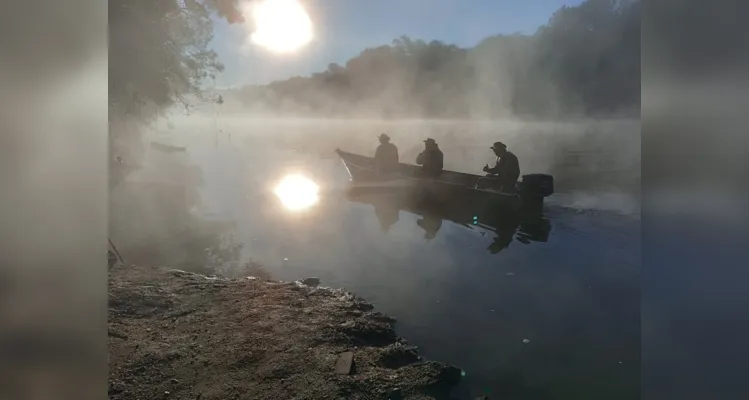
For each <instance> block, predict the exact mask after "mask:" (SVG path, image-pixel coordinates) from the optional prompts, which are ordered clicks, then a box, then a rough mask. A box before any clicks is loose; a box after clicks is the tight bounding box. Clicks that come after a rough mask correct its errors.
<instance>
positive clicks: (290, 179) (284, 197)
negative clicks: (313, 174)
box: [273, 174, 320, 211]
mask: <svg viewBox="0 0 749 400" xmlns="http://www.w3.org/2000/svg"><path fill="white" fill-rule="evenodd" d="M273 192H274V193H275V194H276V196H278V199H279V200H281V204H283V206H284V207H285V208H286V209H288V210H290V211H301V210H306V209H308V208H310V207H312V206H314V205H315V204H317V202H318V201H320V187H319V186H317V184H316V183H315V182H313V181H312V180H310V179H309V178H306V177H304V176H302V175H298V174H294V175H287V176H286V177H284V178H283V179H282V180H281V182H280V183H279V184H278V186H276V188H275V190H273Z"/></svg>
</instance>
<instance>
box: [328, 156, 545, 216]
mask: <svg viewBox="0 0 749 400" xmlns="http://www.w3.org/2000/svg"><path fill="white" fill-rule="evenodd" d="M336 153H337V154H338V156H339V157H340V158H341V161H343V165H344V166H345V167H346V169H347V170H348V173H349V176H350V178H351V181H352V182H353V184H354V186H355V187H356V188H357V190H359V191H363V190H367V188H371V189H372V190H377V191H379V190H382V188H390V189H392V190H397V191H401V193H402V194H404V195H407V196H418V197H420V198H428V199H430V200H436V201H438V202H443V203H454V202H456V201H458V202H460V203H462V204H472V205H479V204H486V205H487V206H492V207H493V206H500V207H502V208H505V209H508V210H518V209H520V208H526V209H528V208H530V209H536V208H541V207H542V206H543V201H544V198H546V197H548V196H551V195H552V194H553V193H554V178H553V177H552V176H551V175H547V174H528V175H523V176H522V179H521V181H519V182H518V183H517V184H516V185H515V188H513V189H512V190H509V191H508V190H506V189H503V190H496V189H493V188H494V187H496V186H497V185H496V179H492V178H491V177H488V176H479V175H472V174H466V173H463V172H455V171H448V170H443V171H442V173H440V175H439V176H437V177H427V176H424V175H423V174H422V172H421V171H422V169H421V167H419V166H416V165H411V164H404V163H400V164H399V165H398V168H397V170H396V171H394V172H392V173H389V174H382V173H379V172H378V171H376V170H375V169H374V168H373V167H372V165H373V161H374V159H373V158H372V157H367V156H362V155H359V154H354V153H349V152H346V151H343V150H340V149H336Z"/></svg>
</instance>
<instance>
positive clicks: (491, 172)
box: [484, 161, 501, 175]
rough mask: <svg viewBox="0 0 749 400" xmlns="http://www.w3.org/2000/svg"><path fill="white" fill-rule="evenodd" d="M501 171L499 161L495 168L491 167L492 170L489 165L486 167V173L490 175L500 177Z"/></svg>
mask: <svg viewBox="0 0 749 400" xmlns="http://www.w3.org/2000/svg"><path fill="white" fill-rule="evenodd" d="M500 170H501V169H500V167H499V161H497V162H496V163H495V164H494V166H493V167H491V168H490V167H489V166H488V165H487V166H486V167H484V172H486V173H487V174H489V175H498V174H499V171H500Z"/></svg>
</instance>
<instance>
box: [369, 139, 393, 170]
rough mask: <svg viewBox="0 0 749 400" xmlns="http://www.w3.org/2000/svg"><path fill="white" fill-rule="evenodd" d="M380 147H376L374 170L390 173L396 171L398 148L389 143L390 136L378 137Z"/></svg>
mask: <svg viewBox="0 0 749 400" xmlns="http://www.w3.org/2000/svg"><path fill="white" fill-rule="evenodd" d="M378 138H379V139H380V145H379V146H377V150H376V151H375V156H374V165H373V166H374V168H375V170H376V171H377V172H382V173H390V172H395V171H397V170H398V148H397V147H395V145H394V144H392V143H390V136H388V135H387V134H384V133H383V134H382V135H380V136H379V137H378Z"/></svg>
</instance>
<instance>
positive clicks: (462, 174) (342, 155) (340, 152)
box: [335, 149, 518, 197]
mask: <svg viewBox="0 0 749 400" xmlns="http://www.w3.org/2000/svg"><path fill="white" fill-rule="evenodd" d="M335 151H336V153H337V154H338V156H339V157H340V158H341V162H343V165H344V166H345V167H346V171H348V173H349V176H351V177H352V179H353V174H351V169H350V168H349V164H351V165H352V166H354V167H357V168H360V169H363V170H366V171H369V172H374V173H377V171H375V170H374V169H372V168H370V167H365V166H362V165H359V164H357V163H356V162H352V161H351V160H347V159H346V158H345V156H346V155H351V156H354V157H360V158H364V159H369V160H374V157H367V156H363V155H361V154H356V153H351V152H348V151H344V150H341V149H336V150H335ZM398 165H399V167H408V168H411V169H415V168H419V167H418V166H416V165H413V164H406V163H401V162H399V163H398ZM442 172H443V173H445V172H447V173H449V174H454V175H457V176H459V177H470V178H471V179H475V180H476V181H477V182H478V181H479V180H481V179H482V178H486V177H484V176H481V175H474V174H469V173H466V172H458V171H451V170H443V171H442ZM398 179H404V180H406V181H415V182H437V183H439V184H443V185H451V186H455V187H460V188H463V189H467V190H475V191H478V192H482V193H487V194H492V195H499V196H508V197H516V196H518V194H517V193H502V192H499V191H496V190H488V189H479V188H476V187H475V186H468V185H465V184H462V183H455V182H450V181H445V180H440V179H424V178H415V177H411V176H406V175H403V174H402V173H400V172H399V173H398Z"/></svg>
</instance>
